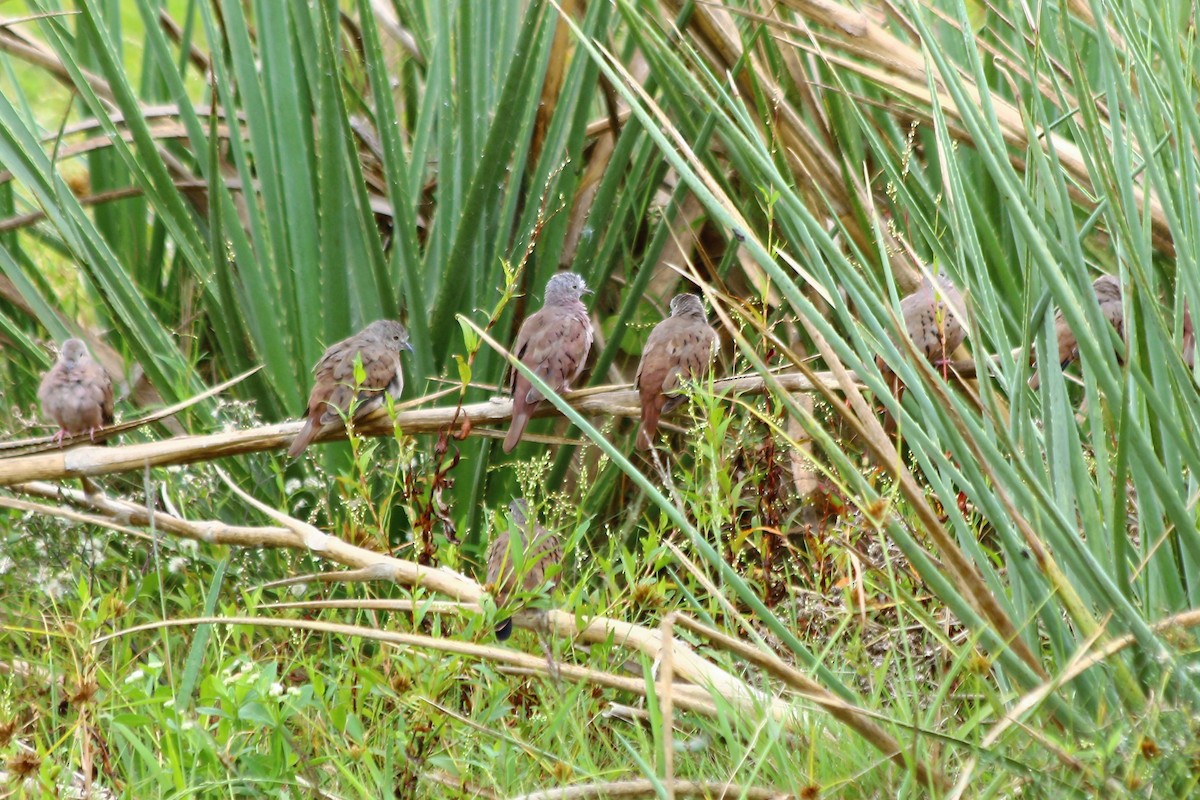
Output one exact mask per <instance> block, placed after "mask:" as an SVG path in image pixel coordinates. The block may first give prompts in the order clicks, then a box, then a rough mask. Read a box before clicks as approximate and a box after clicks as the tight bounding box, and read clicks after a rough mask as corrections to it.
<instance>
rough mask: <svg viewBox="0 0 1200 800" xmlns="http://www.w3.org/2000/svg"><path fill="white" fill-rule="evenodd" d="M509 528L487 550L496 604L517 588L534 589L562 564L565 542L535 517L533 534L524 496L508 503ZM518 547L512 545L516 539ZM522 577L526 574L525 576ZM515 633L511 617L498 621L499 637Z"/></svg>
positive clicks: (506, 602) (505, 603)
mask: <svg viewBox="0 0 1200 800" xmlns="http://www.w3.org/2000/svg"><path fill="white" fill-rule="evenodd" d="M508 513H509V519H510V520H511V521H510V522H509V525H508V530H507V531H505V532H503V533H501V534H499V535H498V536H497V537H496V538H495V539H494V540H492V543H491V545H490V546H489V547H488V551H487V583H488V585H489V586H491V592H492V597H493V598H495V600H496V607H497V608H503V607H504V606H505V605H507V604H508V602H509V600H510V599H511V598H512V596H513V594H514V593H516V592H517V587H518V586H520V587H522V588H523V589H524V590H525V591H526V592H532V591H535V590H536V589H537V588H538V587H539V586H541V585H542V583H543V582H545V579H546V573H547V571H548V570H549V569H550V567H551V566H553V565H556V564H561V563H562V556H563V553H562V544H561V543H560V542H559V541H558V537H557V536H555V535H554V534H552V533H550V532H549V531H547V530H546V529H545V528H543V527H542V526H541V525H539V524H538V523H537V521H536V520H534V521H533V523H532V527H533V534H532V536H531V535H530V531H529V528H530V521H529V519H528V507H527V505H526V503H525V500H524V499H521V498H518V499H516V500H513V501H512V502H511V503H509V505H508ZM514 541H515V542H516V543H517V546H515V547H514V546H513V542H514ZM522 576H523V577H522ZM511 635H512V620H511V619H503V620H501V621H499V622H497V623H496V638H497V639H499V640H500V641H504V640H505V639H507V638H508V637H509V636H511Z"/></svg>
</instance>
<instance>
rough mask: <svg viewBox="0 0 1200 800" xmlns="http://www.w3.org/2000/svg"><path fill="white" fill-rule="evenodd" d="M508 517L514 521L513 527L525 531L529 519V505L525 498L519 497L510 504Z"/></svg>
mask: <svg viewBox="0 0 1200 800" xmlns="http://www.w3.org/2000/svg"><path fill="white" fill-rule="evenodd" d="M508 516H509V518H510V519H512V524H513V527H514V528H516V529H517V530H519V531H522V532H523V531H524V530H525V526H526V525H527V520H528V518H529V504H528V503H526V502H525V498H524V497H518V498H516V499H514V500H513V501H512V502H511V503H509V504H508Z"/></svg>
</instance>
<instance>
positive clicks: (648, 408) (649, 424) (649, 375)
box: [633, 294, 717, 450]
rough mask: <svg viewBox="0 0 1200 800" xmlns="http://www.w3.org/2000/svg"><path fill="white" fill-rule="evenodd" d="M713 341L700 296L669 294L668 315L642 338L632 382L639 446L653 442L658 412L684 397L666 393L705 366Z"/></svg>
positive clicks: (670, 407) (698, 374)
mask: <svg viewBox="0 0 1200 800" xmlns="http://www.w3.org/2000/svg"><path fill="white" fill-rule="evenodd" d="M716 345H717V332H716V331H714V330H713V329H712V328H711V327H710V326H709V324H708V318H707V317H705V315H704V305H703V303H701V302H700V298H699V297H697V296H696V295H694V294H677V295H675V296H674V297H672V298H671V313H670V316H668V317H667V318H666V319H664V320H663V321H662V322H660V323H658V324H657V325H655V326H654V330H652V331H650V336H649V338H647V339H646V347H645V349H644V350H643V351H642V361H641V363H640V364H638V371H637V378H635V379H634V383H633V385H634V387H635V388H636V389H637V390H638V393H639V394H640V396H641V401H642V424H641V427H640V428H638V434H637V447H638V449H639V450H645V449H647V448H649V447H651V446H652V445H653V443H654V434H655V431H657V430H658V418H659V416H661V415H662V414H668V413H670V412H671V411H672V410H674V409H675V408H676V407H677V406H679V404H680V403H682V402H683V400H684V398H683V397H682V396H678V395H677V396H674V397H668V395H669V394H670V393H671V392H673V391H675V390H676V389H678V388H679V384H680V382H681V381H683V380H687V379H695V378H697V377H699V376H700V375H701V374H703V373H704V372H705V371H706V370H707V369H708V366H709V364H711V363H712V359H713V355H714V353H715V351H716Z"/></svg>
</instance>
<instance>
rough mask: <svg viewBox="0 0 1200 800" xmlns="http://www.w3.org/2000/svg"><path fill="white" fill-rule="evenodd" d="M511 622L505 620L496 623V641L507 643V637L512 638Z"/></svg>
mask: <svg viewBox="0 0 1200 800" xmlns="http://www.w3.org/2000/svg"><path fill="white" fill-rule="evenodd" d="M512 628H513V626H512V620H511V619H506V620H501V621H500V622H497V623H496V640H497V641H500V642H506V641H508V637H510V636H512Z"/></svg>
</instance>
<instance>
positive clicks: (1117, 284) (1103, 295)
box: [1030, 275, 1187, 389]
mask: <svg viewBox="0 0 1200 800" xmlns="http://www.w3.org/2000/svg"><path fill="white" fill-rule="evenodd" d="M1092 291H1093V292H1094V293H1095V295H1096V302H1097V303H1098V304H1099V306H1100V315H1101V316H1102V317H1104V319H1105V320H1107V321H1108V324H1110V325H1112V326H1113V327H1114V328H1116V329H1117V335H1118V336H1120V337H1121V338H1122V339H1124V338H1125V312H1124V310H1123V309H1122V308H1121V281H1120V280H1119V279H1118V278H1117V277H1116V276H1115V275H1101V276H1100V277H1099V278H1096V280H1094V281H1092ZM1186 322H1187V320H1185V323H1186ZM1054 334H1055V337H1056V339H1057V340H1058V363H1059V364H1060V365H1061V366H1062V367H1063V368H1064V369H1065V368H1066V367H1067V365H1068V364H1070V363H1071V362H1072V361H1074V360H1075V359H1077V358H1079V340H1078V339H1076V338H1075V332H1074V331H1072V330H1071V327H1070V326H1069V325H1068V324H1067V320H1066V318H1065V317H1063V313H1062V312H1061V311H1059V312H1058V313H1057V314H1055V315H1054ZM1039 384H1040V379H1039V377H1038V375H1037V373H1034V376H1033V378H1032V379H1031V380H1030V386H1032V387H1033V388H1034V389H1036V388H1038V385H1039Z"/></svg>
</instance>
